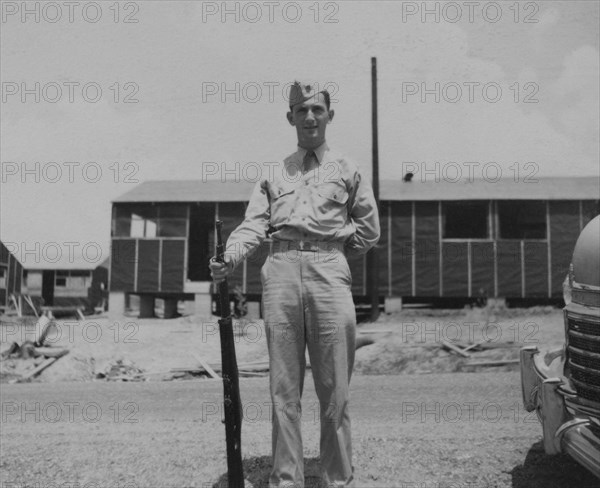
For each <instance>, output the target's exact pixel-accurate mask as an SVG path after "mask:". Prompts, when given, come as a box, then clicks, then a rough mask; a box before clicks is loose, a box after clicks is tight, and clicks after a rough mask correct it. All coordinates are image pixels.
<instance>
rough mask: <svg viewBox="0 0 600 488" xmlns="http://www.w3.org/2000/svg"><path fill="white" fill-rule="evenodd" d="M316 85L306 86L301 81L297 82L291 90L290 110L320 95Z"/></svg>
mask: <svg viewBox="0 0 600 488" xmlns="http://www.w3.org/2000/svg"><path fill="white" fill-rule="evenodd" d="M318 94H319V92H318V91H317V86H316V85H306V84H304V83H301V82H299V81H295V82H294V84H293V85H292V87H291V88H290V108H291V107H293V106H294V105H296V104H298V103H302V102H305V101H306V100H308V99H309V98H312V97H314V96H316V95H318Z"/></svg>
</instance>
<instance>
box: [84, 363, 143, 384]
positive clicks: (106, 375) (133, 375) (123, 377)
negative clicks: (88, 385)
mask: <svg viewBox="0 0 600 488" xmlns="http://www.w3.org/2000/svg"><path fill="white" fill-rule="evenodd" d="M95 377H96V379H105V380H107V381H145V380H146V374H145V373H144V371H143V370H142V369H140V368H138V367H136V366H135V364H133V363H132V362H131V361H128V360H125V359H117V360H116V361H115V362H114V363H112V364H109V365H108V366H107V367H106V369H105V370H104V372H100V373H97V374H96V376H95Z"/></svg>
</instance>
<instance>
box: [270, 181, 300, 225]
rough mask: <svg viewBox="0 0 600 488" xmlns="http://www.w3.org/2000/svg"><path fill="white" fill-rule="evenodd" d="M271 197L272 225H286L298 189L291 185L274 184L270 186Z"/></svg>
mask: <svg viewBox="0 0 600 488" xmlns="http://www.w3.org/2000/svg"><path fill="white" fill-rule="evenodd" d="M269 196H270V197H271V225H277V224H281V223H285V221H286V220H287V219H288V217H289V216H290V214H291V212H292V210H293V208H294V206H295V200H296V188H295V187H294V186H291V185H282V184H277V183H274V184H272V185H270V186H269Z"/></svg>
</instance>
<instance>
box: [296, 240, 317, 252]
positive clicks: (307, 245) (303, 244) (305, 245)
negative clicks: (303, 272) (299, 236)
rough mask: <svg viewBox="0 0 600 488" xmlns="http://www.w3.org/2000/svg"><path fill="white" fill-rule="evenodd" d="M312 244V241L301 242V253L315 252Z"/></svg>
mask: <svg viewBox="0 0 600 488" xmlns="http://www.w3.org/2000/svg"><path fill="white" fill-rule="evenodd" d="M311 244H312V243H311V242H310V241H300V242H299V248H300V251H314V249H313V246H312V245H311Z"/></svg>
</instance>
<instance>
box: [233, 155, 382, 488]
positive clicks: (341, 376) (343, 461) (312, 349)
mask: <svg viewBox="0 0 600 488" xmlns="http://www.w3.org/2000/svg"><path fill="white" fill-rule="evenodd" d="M272 169H273V168H272ZM267 234H268V235H269V236H270V237H271V239H272V245H271V250H270V253H269V256H268V258H267V260H266V262H265V264H264V266H263V268H262V271H261V279H262V284H263V313H264V317H265V327H266V332H267V344H268V348H269V360H270V392H271V399H272V414H273V431H272V447H273V470H272V472H271V476H270V478H269V484H270V486H271V487H282V486H297V487H301V486H304V472H303V471H304V457H303V448H302V436H301V429H300V426H301V425H300V418H301V403H300V399H301V396H302V389H303V384H304V373H305V350H306V349H307V348H308V353H309V358H310V363H311V368H312V372H313V378H314V381H315V388H316V392H317V396H318V398H319V403H320V419H321V442H320V452H321V456H320V464H321V468H322V476H323V480H324V481H325V483H327V484H328V485H336V486H337V485H340V486H344V485H349V484H351V483H352V481H353V467H352V444H351V438H350V415H349V407H348V390H349V382H350V376H351V373H352V368H353V364H354V350H355V333H356V331H355V328H356V315H355V311H354V304H353V301H352V293H351V284H352V278H351V275H350V268H349V266H348V262H347V260H346V255H348V254H362V253H365V252H367V251H368V250H369V249H370V248H371V247H372V246H374V245H375V243H376V242H377V240H378V238H379V216H378V211H377V208H376V205H375V200H374V197H373V191H372V189H371V186H370V185H369V183H368V182H367V181H366V180H365V179H364V178H363V177H362V176H361V173H360V170H359V168H358V166H357V165H356V164H354V163H353V162H352V161H350V160H348V159H346V158H345V157H343V156H342V155H340V154H338V153H336V152H335V151H332V150H331V149H330V148H329V146H328V145H327V143H323V144H322V145H321V146H319V147H318V148H316V149H315V150H314V151H307V150H306V149H303V148H301V147H298V149H297V151H296V152H294V153H293V154H291V155H290V156H288V157H287V158H286V159H285V160H284V161H283V163H282V164H281V165H280V166H279V167H276V168H274V171H271V172H270V174H269V175H268V177H266V178H263V179H262V180H261V181H259V182H258V183H257V184H256V187H255V189H254V191H253V194H252V196H251V199H250V202H249V205H248V208H247V211H246V216H245V220H244V221H243V222H242V224H240V226H239V227H237V229H236V230H235V231H234V232H233V233H232V234H231V235H230V237H229V240H228V241H227V250H226V253H227V255H228V256H230V258H231V261H232V262H233V265H234V267H235V266H237V265H238V264H239V263H240V262H241V261H242V260H243V259H244V258H245V257H246V256H248V255H249V254H250V253H251V252H252V251H254V250H255V249H256V248H257V247H258V246H259V245H260V244H261V243H262V241H263V240H264V239H265V237H266V236H267Z"/></svg>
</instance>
